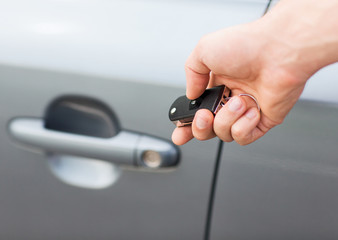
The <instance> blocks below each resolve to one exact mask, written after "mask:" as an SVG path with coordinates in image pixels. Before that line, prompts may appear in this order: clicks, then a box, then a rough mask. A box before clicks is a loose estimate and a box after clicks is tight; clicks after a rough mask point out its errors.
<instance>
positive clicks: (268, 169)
mask: <svg viewBox="0 0 338 240" xmlns="http://www.w3.org/2000/svg"><path fill="white" fill-rule="evenodd" d="M2 5H3V6H2V7H1V9H0V16H1V18H2V20H1V21H0V52H1V54H0V131H1V134H0V153H1V154H0V166H1V167H0V182H1V185H0V186H1V187H0V203H1V204H0V212H1V215H0V222H1V224H0V237H1V238H2V239H203V236H204V232H205V227H206V222H207V216H208V206H209V204H210V199H209V198H210V190H211V188H212V187H213V186H212V178H213V176H214V173H215V172H214V165H215V161H216V158H217V154H218V152H219V148H218V140H216V139H213V140H210V141H206V142H198V141H195V140H193V141H192V142H190V143H188V144H186V145H185V146H183V147H181V148H180V151H181V163H180V165H179V166H178V167H177V168H175V169H172V170H170V171H156V170H155V171H143V169H139V168H132V169H128V168H123V167H120V166H117V167H118V168H121V176H120V177H119V178H118V179H117V181H116V182H115V183H114V184H113V185H111V186H109V187H106V188H102V189H88V188H80V187H76V186H73V185H69V184H67V183H65V182H64V181H60V179H59V178H57V177H56V176H54V175H53V172H52V171H50V170H49V167H50V166H49V165H48V164H46V162H47V159H48V156H47V155H46V154H45V153H44V152H41V151H39V152H36V151H35V152H34V151H32V149H27V148H22V146H20V145H18V144H17V142H16V141H14V140H13V139H12V137H11V136H10V134H9V133H8V124H9V123H10V121H11V120H12V119H13V118H18V117H34V118H43V116H44V113H45V110H46V107H47V106H48V105H49V104H50V103H51V102H52V101H53V100H54V99H56V98H58V97H60V96H63V95H81V96H88V97H91V98H96V99H99V100H100V101H102V102H104V103H105V104H107V105H108V106H109V107H110V108H111V109H112V110H113V111H114V112H115V114H116V116H117V118H118V120H119V122H120V124H121V127H122V129H126V130H131V131H136V132H142V133H144V134H148V135H152V136H157V137H161V138H164V139H170V135H171V131H172V130H173V125H172V124H171V123H170V122H169V121H168V118H167V112H168V107H169V106H170V104H171V102H172V101H173V100H174V99H175V98H176V97H177V96H180V95H183V94H184V92H185V77H184V68H183V66H184V62H185V59H186V57H187V56H188V54H189V53H190V51H191V50H192V49H193V47H194V46H195V44H196V43H197V41H198V39H199V38H200V37H201V36H202V35H204V34H206V33H208V32H211V31H215V30H218V29H221V28H223V27H227V26H232V25H236V24H241V23H245V22H249V21H253V20H255V19H257V18H259V17H260V16H261V15H262V13H263V12H264V10H265V8H266V6H267V1H210V2H207V1H195V2H193V1H164V0H163V1H151V0H148V1H95V2H94V1H89V0H85V1H52V0H50V1H40V0H35V1H20V0H15V1H7V2H3V3H2ZM337 73H338V68H337V66H336V65H332V66H329V67H327V68H326V69H323V70H322V71H320V72H319V73H317V74H316V75H315V76H314V77H313V78H312V79H311V80H310V81H309V83H308V85H307V87H306V89H305V91H304V93H303V95H302V100H301V101H300V102H299V103H297V105H296V107H295V109H294V110H292V112H291V113H290V115H289V116H288V118H287V119H286V121H285V123H284V124H283V125H282V126H279V127H277V128H276V129H273V130H272V131H271V132H270V133H269V134H267V136H265V137H264V138H263V139H261V140H259V141H258V142H257V143H254V144H252V145H250V146H247V147H240V146H238V145H236V144H234V143H231V144H224V151H223V153H222V156H221V166H220V168H219V169H218V171H219V176H218V178H217V188H216V194H215V204H214V206H213V215H212V219H211V223H212V224H211V235H210V236H211V237H210V239H225V238H229V239H279V238H280V239H285V238H288V239H303V238H306V239H318V238H321V239H336V238H337V235H338V231H337V227H336V226H337V224H338V212H337V211H338V210H337V209H338V206H337V202H338V201H337V197H338V190H337V189H338V188H337V186H338V178H337V176H338V175H337V167H338V157H337V156H338V154H337V153H338V149H337V142H338V141H337V140H338V137H337V136H338V134H337V133H338V128H337V127H336V122H337V121H336V119H337V116H338V109H337V104H338V94H336V92H335V90H336V89H337V85H338V83H337V80H336V76H337ZM27 150H29V151H27Z"/></svg>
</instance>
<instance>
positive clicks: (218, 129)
mask: <svg viewBox="0 0 338 240" xmlns="http://www.w3.org/2000/svg"><path fill="white" fill-rule="evenodd" d="M247 101H249V100H248V99H244V98H243V97H240V96H235V97H232V98H231V99H230V100H229V102H228V103H227V104H226V105H225V106H224V107H223V108H222V109H221V110H220V111H219V112H218V113H217V114H216V116H215V117H214V115H213V114H212V113H211V112H210V111H209V110H206V109H201V110H199V111H198V112H197V113H196V115H195V118H194V121H193V123H192V126H186V127H181V128H176V129H175V130H174V132H173V135H172V140H173V142H174V143H175V144H176V145H183V144H185V143H187V142H188V141H190V140H191V139H192V138H194V137H195V138H196V139H198V140H208V139H211V138H213V137H215V136H217V137H219V138H220V139H221V140H223V141H225V142H231V141H233V140H235V141H236V142H237V143H239V144H240V145H247V144H249V143H252V142H254V141H256V140H257V139H258V138H260V137H262V136H263V135H264V134H265V132H267V131H268V130H262V128H261V127H260V125H261V124H260V111H259V110H258V109H257V106H254V107H252V103H251V104H250V102H247ZM251 101H252V100H251ZM257 126H258V127H257Z"/></svg>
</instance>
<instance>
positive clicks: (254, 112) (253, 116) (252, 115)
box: [245, 108, 257, 119]
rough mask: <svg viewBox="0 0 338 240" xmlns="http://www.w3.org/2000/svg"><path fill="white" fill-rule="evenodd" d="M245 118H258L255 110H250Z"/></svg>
mask: <svg viewBox="0 0 338 240" xmlns="http://www.w3.org/2000/svg"><path fill="white" fill-rule="evenodd" d="M245 116H246V117H247V118H249V119H254V118H255V117H256V116H257V111H256V109H254V108H251V109H249V110H248V111H247V112H246V113H245Z"/></svg>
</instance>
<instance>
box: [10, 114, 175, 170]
mask: <svg viewBox="0 0 338 240" xmlns="http://www.w3.org/2000/svg"><path fill="white" fill-rule="evenodd" d="M8 128H9V133H10V135H11V136H12V137H13V138H14V139H15V140H16V141H18V142H19V143H23V144H25V145H27V146H30V147H34V148H38V149H42V150H44V151H46V152H52V153H58V154H64V155H75V156H81V157H86V158H93V159H100V160H106V161H109V162H112V163H115V164H121V165H129V166H143V167H150V168H163V167H174V166H176V165H177V164H178V162H179V152H178V149H177V148H176V147H175V146H174V145H173V144H172V143H170V142H169V141H166V140H162V139H159V138H156V137H151V136H147V135H144V134H140V133H135V132H130V131H125V130H122V131H120V132H119V133H118V134H117V135H115V136H114V137H112V138H97V137H91V136H84V135H77V134H72V133H66V132H61V131H55V130H49V129H46V128H45V127H44V122H43V120H42V119H36V118H35V119H34V118H18V119H14V120H12V121H11V122H10V123H9V127H8Z"/></svg>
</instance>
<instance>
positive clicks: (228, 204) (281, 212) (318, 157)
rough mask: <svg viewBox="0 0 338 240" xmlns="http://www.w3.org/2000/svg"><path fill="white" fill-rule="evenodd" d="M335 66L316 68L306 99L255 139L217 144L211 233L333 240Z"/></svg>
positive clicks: (336, 216) (336, 210)
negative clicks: (218, 160)
mask: <svg viewBox="0 0 338 240" xmlns="http://www.w3.org/2000/svg"><path fill="white" fill-rule="evenodd" d="M337 72H338V67H337V65H332V66H330V67H328V68H326V69H323V70H322V71H321V72H319V73H318V74H316V76H314V78H313V79H311V80H310V82H309V84H308V86H307V87H306V89H305V92H304V94H303V96H302V98H307V99H313V100H301V101H299V102H298V103H297V104H296V106H295V108H294V109H293V110H292V111H291V113H290V114H289V116H288V117H287V118H286V120H285V122H284V123H283V124H282V125H281V126H278V127H276V128H275V129H273V130H272V131H271V132H269V133H268V134H267V135H266V136H264V137H263V138H262V139H260V140H259V141H257V142H255V143H253V144H251V145H249V146H245V147H241V146H239V145H237V144H235V143H231V144H225V146H224V153H223V158H222V163H221V167H220V169H219V171H220V172H219V178H218V186H217V193H216V200H215V206H214V218H213V226H212V234H211V236H212V237H211V239H213V240H216V239H224V238H230V239H260V240H262V239H337V237H338V230H337V225H338V188H337V186H338V174H337V173H338V172H337V170H338V148H337V143H338V127H337V119H338V101H337V94H333V91H332V89H337V85H338V83H337V81H334V79H336V76H337V75H336V74H337ZM333 73H335V74H333ZM320 76H322V77H323V76H325V78H320ZM319 99H321V100H322V101H319ZM324 101H326V102H324Z"/></svg>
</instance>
